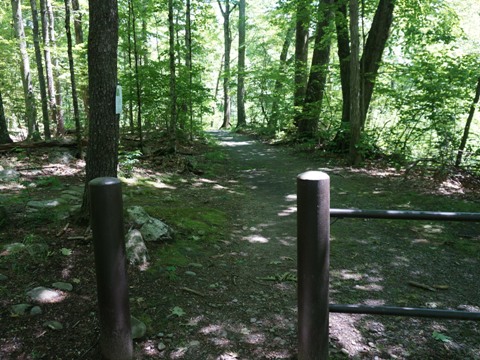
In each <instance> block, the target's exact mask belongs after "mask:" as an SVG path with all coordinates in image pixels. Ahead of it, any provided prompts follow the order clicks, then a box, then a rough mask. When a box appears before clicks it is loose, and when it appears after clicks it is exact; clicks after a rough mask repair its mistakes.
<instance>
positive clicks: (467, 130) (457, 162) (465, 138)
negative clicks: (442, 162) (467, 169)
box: [455, 77, 480, 166]
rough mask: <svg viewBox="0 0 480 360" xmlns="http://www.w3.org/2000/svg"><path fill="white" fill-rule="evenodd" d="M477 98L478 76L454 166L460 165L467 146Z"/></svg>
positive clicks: (478, 93) (479, 96) (479, 85)
mask: <svg viewBox="0 0 480 360" xmlns="http://www.w3.org/2000/svg"><path fill="white" fill-rule="evenodd" d="M479 100H480V77H479V78H478V82H477V88H476V90H475V97H474V98H473V102H472V104H471V105H470V111H469V112H468V118H467V122H466V123H465V127H464V129H463V136H462V140H461V141H460V146H459V147H458V152H457V158H456V160H455V166H460V164H461V163H462V158H463V153H464V152H465V147H466V146H467V141H468V134H469V133H470V126H471V125H472V121H473V115H475V107H476V106H477V104H478V101H479Z"/></svg>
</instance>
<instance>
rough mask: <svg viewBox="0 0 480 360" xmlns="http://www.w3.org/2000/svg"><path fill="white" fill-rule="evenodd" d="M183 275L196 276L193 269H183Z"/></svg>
mask: <svg viewBox="0 0 480 360" xmlns="http://www.w3.org/2000/svg"><path fill="white" fill-rule="evenodd" d="M185 275H188V276H197V273H196V272H193V271H185Z"/></svg>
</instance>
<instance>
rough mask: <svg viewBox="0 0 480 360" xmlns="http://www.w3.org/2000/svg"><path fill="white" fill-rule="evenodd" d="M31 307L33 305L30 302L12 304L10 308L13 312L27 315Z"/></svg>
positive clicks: (18, 314)
mask: <svg viewBox="0 0 480 360" xmlns="http://www.w3.org/2000/svg"><path fill="white" fill-rule="evenodd" d="M31 307H32V305H30V304H17V305H12V307H11V308H10V309H11V311H12V314H14V315H17V316H21V315H25V314H26V312H27V310H28V309H30V308H31Z"/></svg>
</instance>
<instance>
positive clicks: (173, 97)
mask: <svg viewBox="0 0 480 360" xmlns="http://www.w3.org/2000/svg"><path fill="white" fill-rule="evenodd" d="M168 33H169V48H168V55H169V56H168V57H169V61H170V132H171V136H172V140H171V145H172V147H173V150H174V152H176V150H177V147H176V144H177V139H176V137H177V82H176V79H175V72H176V67H175V24H174V22H173V0H168Z"/></svg>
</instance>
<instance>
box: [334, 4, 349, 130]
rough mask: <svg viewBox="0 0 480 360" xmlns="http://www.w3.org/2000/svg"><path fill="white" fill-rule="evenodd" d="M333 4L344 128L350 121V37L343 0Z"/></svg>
mask: <svg viewBox="0 0 480 360" xmlns="http://www.w3.org/2000/svg"><path fill="white" fill-rule="evenodd" d="M335 4H336V6H337V8H336V12H335V27H336V30H337V48H338V60H339V63H340V81H341V83H342V128H343V129H345V128H348V126H349V123H350V38H349V34H348V20H347V6H346V3H345V0H335ZM345 124H346V125H345Z"/></svg>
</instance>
